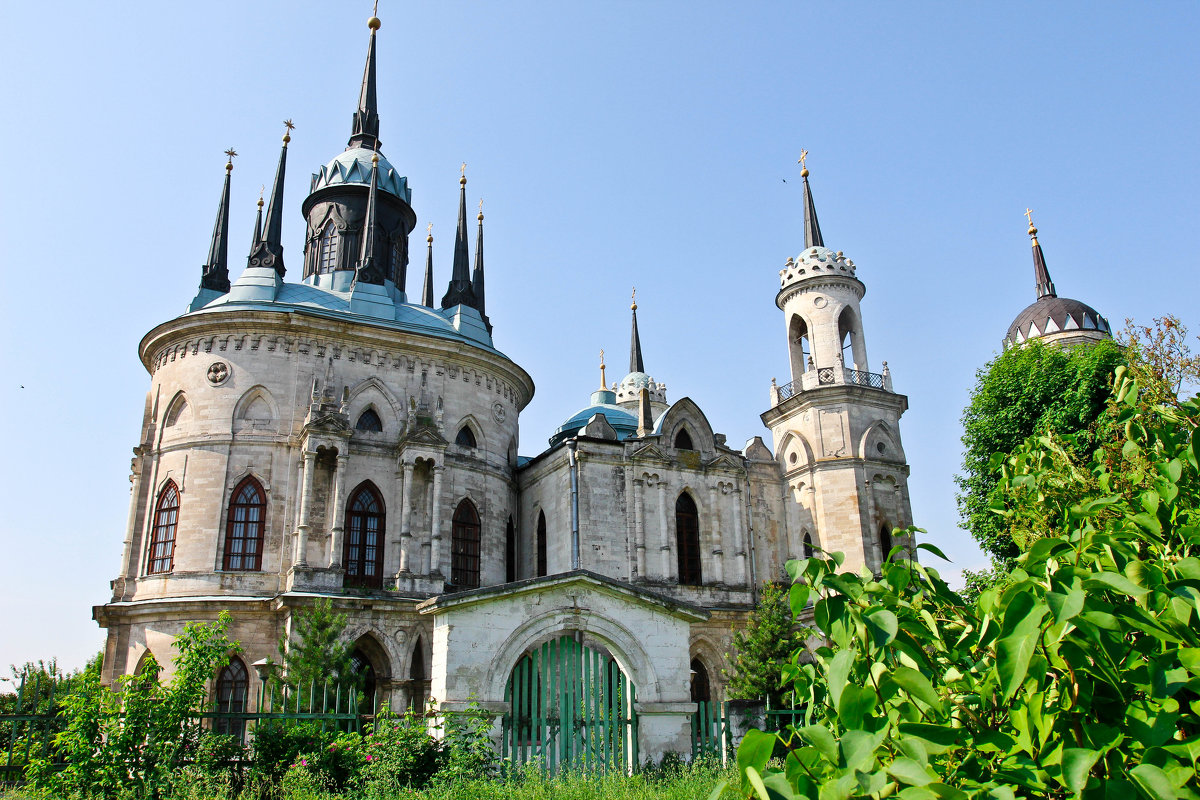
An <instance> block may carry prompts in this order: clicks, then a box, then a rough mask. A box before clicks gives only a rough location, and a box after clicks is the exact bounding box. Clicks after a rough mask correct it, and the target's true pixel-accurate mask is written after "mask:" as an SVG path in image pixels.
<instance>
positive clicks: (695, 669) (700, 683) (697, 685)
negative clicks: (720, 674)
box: [692, 658, 712, 703]
mask: <svg viewBox="0 0 1200 800" xmlns="http://www.w3.org/2000/svg"><path fill="white" fill-rule="evenodd" d="M711 700H712V689H711V688H710V687H709V683H708V670H707V669H705V668H704V663H703V662H701V661H700V659H698V658H693V659H692V702H693V703H707V702H710V701H711Z"/></svg>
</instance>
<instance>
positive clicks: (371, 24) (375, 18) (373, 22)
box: [367, 0, 383, 31]
mask: <svg viewBox="0 0 1200 800" xmlns="http://www.w3.org/2000/svg"><path fill="white" fill-rule="evenodd" d="M382 24H383V23H381V22H380V21H379V0H375V5H373V6H372V7H371V18H370V19H369V20H367V27H368V28H370V29H371V30H373V31H377V30H379V26H380V25H382Z"/></svg>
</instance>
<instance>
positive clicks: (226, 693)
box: [213, 656, 250, 741]
mask: <svg viewBox="0 0 1200 800" xmlns="http://www.w3.org/2000/svg"><path fill="white" fill-rule="evenodd" d="M249 686H250V680H249V675H248V673H247V672H246V665H245V664H243V663H242V660H241V659H240V658H238V657H237V656H234V657H233V658H231V659H230V660H229V664H228V665H227V666H226V667H225V668H224V669H222V670H221V674H220V675H219V676H218V677H217V713H218V714H244V713H245V712H246V695H247V693H248V690H249ZM213 732H214V733H223V734H225V735H227V736H234V737H236V738H237V739H238V740H239V741H241V740H242V739H243V738H244V737H245V734H246V721H245V720H244V719H230V718H227V717H226V718H222V717H216V718H215V719H214V720H213Z"/></svg>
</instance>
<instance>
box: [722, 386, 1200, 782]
mask: <svg viewBox="0 0 1200 800" xmlns="http://www.w3.org/2000/svg"><path fill="white" fill-rule="evenodd" d="M1123 373H1124V370H1123V369H1121V370H1118V372H1117V376H1118V381H1119V383H1118V386H1119V388H1118V390H1117V392H1116V393H1115V396H1114V400H1115V405H1114V409H1113V419H1114V421H1115V422H1116V423H1117V424H1119V425H1120V426H1122V428H1123V432H1124V440H1125V443H1124V445H1123V446H1122V449H1121V453H1120V456H1119V458H1118V459H1117V460H1115V461H1114V460H1113V459H1112V458H1110V457H1109V456H1110V454H1107V453H1105V452H1103V451H1098V452H1097V454H1096V457H1095V458H1094V459H1093V460H1092V461H1091V462H1090V463H1089V464H1088V465H1087V466H1086V468H1084V467H1080V466H1077V474H1066V475H1065V476H1064V472H1063V471H1062V458H1063V454H1064V453H1065V452H1066V450H1065V449H1064V448H1063V447H1062V446H1061V445H1060V444H1058V443H1056V441H1055V440H1054V439H1053V437H1041V438H1032V439H1029V440H1027V441H1026V442H1025V444H1024V445H1022V446H1021V447H1020V448H1018V449H1017V450H1016V451H1015V452H1014V453H1013V454H1012V455H1011V456H1010V457H1009V458H1007V459H1004V460H1003V463H1002V464H998V465H997V466H1000V467H1001V474H1000V477H999V480H998V484H997V485H998V486H999V487H1000V490H1001V491H1002V492H1004V493H1005V501H1006V502H1005V508H1006V509H1008V511H1006V513H1028V514H1030V516H1032V517H1037V518H1040V519H1047V520H1053V521H1054V528H1053V529H1047V530H1046V531H1044V534H1045V535H1043V536H1042V537H1041V538H1038V539H1037V540H1036V541H1034V542H1033V543H1032V545H1031V547H1030V548H1029V550H1028V552H1026V553H1025V554H1023V555H1022V556H1020V557H1019V559H1018V560H1017V563H1018V566H1017V568H1016V569H1014V571H1013V573H1012V575H1011V576H1010V580H1009V581H1008V583H1007V585H1006V586H1005V587H1003V588H1002V589H998V588H992V589H988V590H986V591H984V592H982V593H981V594H980V596H979V597H978V598H977V600H975V601H974V602H972V603H966V602H964V601H963V599H962V598H961V597H960V596H959V595H958V594H956V593H955V592H953V591H952V590H951V589H950V588H949V587H948V586H947V585H946V583H945V582H944V581H943V580H942V579H941V578H940V577H939V576H938V574H937V572H936V571H935V570H933V569H930V568H928V567H925V566H923V565H921V564H918V563H916V562H911V561H902V562H899V563H893V564H889V565H886V567H885V569H884V570H883V573H882V574H881V575H880V576H878V577H876V576H872V575H870V574H864V575H853V574H849V573H839V572H838V568H839V566H840V564H841V558H840V556H835V557H833V558H812V559H807V560H804V561H796V562H791V563H790V564H789V565H788V569H789V573H790V574H791V575H792V576H793V577H794V578H795V583H794V584H793V586H792V587H791V590H790V594H791V597H790V600H791V604H792V608H793V610H795V611H799V610H800V609H801V608H803V607H804V606H805V605H806V604H807V602H808V599H809V598H810V597H811V596H816V597H818V599H817V602H816V605H815V608H814V611H815V621H816V624H817V625H818V627H819V628H820V629H821V631H822V632H823V633H824V635H825V636H826V637H827V638H828V641H829V642H830V645H829V646H825V647H821V648H819V649H818V650H817V651H816V652H815V654H814V656H815V659H814V663H809V664H801V663H799V659H798V658H794V659H793V662H792V663H791V664H789V665H788V666H787V667H786V669H785V673H784V678H785V681H786V683H787V684H788V685H789V686H790V688H791V691H792V692H793V693H794V697H795V699H796V700H797V701H798V702H799V703H801V704H804V705H806V716H805V719H804V724H802V725H796V726H794V727H793V728H791V730H789V731H788V732H787V733H786V734H781V735H780V737H781V738H782V739H783V741H784V742H785V743H786V745H787V746H788V747H789V749H790V752H789V753H788V755H787V758H786V760H785V762H784V763H783V764H782V766H780V767H778V768H772V767H768V766H767V762H768V760H769V758H770V756H771V753H772V750H773V749H774V746H775V744H776V737H775V736H772V735H769V734H766V733H762V732H759V731H751V732H750V733H749V734H748V735H747V736H746V738H745V739H744V741H743V742H742V744H741V746H740V747H739V749H738V763H739V767H740V768H741V775H742V779H741V790H742V792H743V793H744V794H752V795H757V796H758V797H761V798H764V800H766V798H771V797H779V798H793V797H807V798H814V800H815V799H816V798H821V800H833V799H834V798H849V797H866V796H875V797H880V798H882V797H886V796H890V795H893V794H895V795H896V796H898V797H900V798H904V799H905V800H918V799H924V798H930V799H931V800H932V798H964V800H966V799H968V798H985V797H987V798H1005V797H1010V798H1011V797H1066V796H1073V797H1082V798H1104V797H1120V798H1128V799H1129V800H1133V798H1138V797H1145V798H1152V799H1153V800H1165V798H1175V797H1192V798H1195V797H1200V780H1198V778H1197V760H1198V759H1200V464H1198V461H1200V436H1197V435H1196V427H1197V424H1198V422H1200V399H1196V400H1192V401H1190V402H1188V403H1182V404H1179V405H1178V406H1176V407H1174V408H1167V407H1157V408H1151V407H1149V406H1148V405H1147V404H1146V403H1145V402H1143V401H1140V400H1139V392H1138V387H1137V384H1136V382H1135V381H1132V380H1130V379H1129V378H1128V377H1127V376H1125V375H1124V374H1123ZM918 547H919V548H922V549H925V550H927V551H930V552H933V553H935V554H938V555H940V553H937V550H936V548H933V547H932V546H930V545H927V544H922V545H919V546H918Z"/></svg>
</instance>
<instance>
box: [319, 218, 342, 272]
mask: <svg viewBox="0 0 1200 800" xmlns="http://www.w3.org/2000/svg"><path fill="white" fill-rule="evenodd" d="M337 257H338V232H337V226H336V225H334V224H333V223H332V222H328V223H326V224H325V228H324V230H322V231H321V238H320V239H318V240H317V272H318V274H321V275H324V274H325V273H327V272H333V271H334V270H335V269H337Z"/></svg>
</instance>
